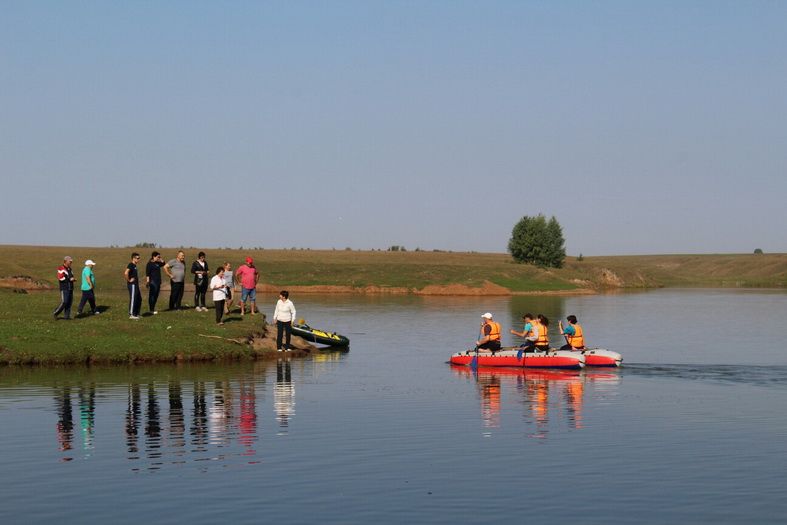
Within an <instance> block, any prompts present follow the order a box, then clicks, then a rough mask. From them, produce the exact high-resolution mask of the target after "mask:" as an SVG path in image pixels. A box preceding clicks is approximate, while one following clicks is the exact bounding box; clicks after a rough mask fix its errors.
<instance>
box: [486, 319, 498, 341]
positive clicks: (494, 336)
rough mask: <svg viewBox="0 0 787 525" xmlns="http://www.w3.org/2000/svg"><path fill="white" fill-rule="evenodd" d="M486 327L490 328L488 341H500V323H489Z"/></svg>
mask: <svg viewBox="0 0 787 525" xmlns="http://www.w3.org/2000/svg"><path fill="white" fill-rule="evenodd" d="M488 326H489V327H490V329H491V330H490V331H489V335H488V337H489V340H490V341H500V323H496V322H494V321H489V323H488Z"/></svg>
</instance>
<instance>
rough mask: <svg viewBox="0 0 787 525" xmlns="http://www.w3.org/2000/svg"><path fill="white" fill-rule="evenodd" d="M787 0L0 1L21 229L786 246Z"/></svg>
mask: <svg viewBox="0 0 787 525" xmlns="http://www.w3.org/2000/svg"><path fill="white" fill-rule="evenodd" d="M785 28H787V2H778V1H773V2H770V1H769V2H757V1H745V2H744V1H737V2H722V1H709V2H684V1H678V2H666V1H659V2H649V3H645V2H630V1H621V2H552V1H533V2H526V1H516V2H514V1H512V2H495V1H478V2H461V1H446V2H439V1H413V2H405V1H386V2H373V1H368V0H362V1H357V2H355V1H339V0H336V1H331V2H318V1H304V2H276V3H271V2H256V1H254V2H241V1H236V2H195V1H184V2H175V1H173V2H152V1H149V2H143V1H135V2H125V1H123V2H121V1H118V2H110V1H103V0H102V1H95V2H88V1H82V2H80V1H74V2H61V1H58V2H34V1H18V2H17V1H6V2H3V5H2V16H0V80H1V82H0V85H1V86H2V87H1V88H0V178H1V180H2V185H3V188H2V191H0V209H1V210H2V211H0V217H2V224H3V228H2V231H0V243H2V244H60V245H88V246H105V245H110V244H119V245H129V244H134V243H137V242H143V241H147V242H156V243H160V244H164V245H166V246H177V245H186V246H190V245H194V246H205V247H223V246H232V247H236V246H240V245H243V246H264V247H268V248H277V247H292V246H297V247H310V248H331V247H335V248H338V249H343V248H344V247H346V246H349V247H352V248H358V249H368V248H387V247H388V246H390V245H394V244H397V245H404V246H406V247H407V248H408V249H414V248H416V247H421V248H422V249H447V250H477V251H488V252H504V251H505V250H506V245H507V242H508V238H509V237H510V234H511V229H512V227H513V225H514V224H515V223H516V221H517V220H518V219H519V218H521V217H522V216H523V215H536V214H538V213H544V214H545V215H547V216H551V215H555V216H556V217H557V218H558V220H559V221H560V223H561V224H562V226H563V230H564V236H565V238H566V248H567V251H568V253H569V254H572V255H577V254H579V253H582V254H584V255H601V254H643V253H714V252H725V253H726V252H738V253H741V252H743V253H749V252H751V251H753V250H754V249H755V248H762V249H763V250H764V251H766V252H787V235H785V234H784V228H785V226H786V225H787V204H786V203H785V200H787V30H785Z"/></svg>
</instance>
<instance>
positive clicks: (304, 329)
mask: <svg viewBox="0 0 787 525" xmlns="http://www.w3.org/2000/svg"><path fill="white" fill-rule="evenodd" d="M292 334H293V335H297V336H298V337H301V338H303V339H305V340H307V341H310V342H312V343H318V344H321V345H327V346H333V347H347V346H350V340H349V339H348V338H347V337H345V336H343V335H339V334H337V333H336V332H326V331H325V330H318V329H317V328H312V327H311V326H309V325H307V324H305V323H301V324H294V323H293V325H292Z"/></svg>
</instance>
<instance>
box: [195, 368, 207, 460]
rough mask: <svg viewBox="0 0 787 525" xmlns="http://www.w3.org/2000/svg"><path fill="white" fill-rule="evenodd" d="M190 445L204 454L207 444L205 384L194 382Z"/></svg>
mask: <svg viewBox="0 0 787 525" xmlns="http://www.w3.org/2000/svg"><path fill="white" fill-rule="evenodd" d="M191 444H192V445H195V446H196V451H199V452H204V451H205V450H207V447H206V445H207V444H208V406H207V403H206V402H205V383H204V382H202V381H195V382H194V409H193V411H192V416H191Z"/></svg>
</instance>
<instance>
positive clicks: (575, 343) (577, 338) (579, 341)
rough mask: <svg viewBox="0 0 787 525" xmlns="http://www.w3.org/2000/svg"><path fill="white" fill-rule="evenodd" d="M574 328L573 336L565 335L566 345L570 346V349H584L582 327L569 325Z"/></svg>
mask: <svg viewBox="0 0 787 525" xmlns="http://www.w3.org/2000/svg"><path fill="white" fill-rule="evenodd" d="M571 326H573V327H574V335H569V334H566V339H568V344H570V345H571V348H584V347H585V336H584V332H583V331H582V327H581V326H579V324H574V325H571Z"/></svg>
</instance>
